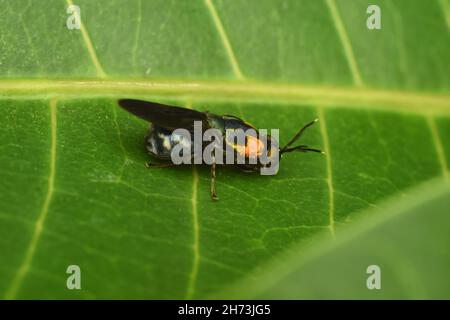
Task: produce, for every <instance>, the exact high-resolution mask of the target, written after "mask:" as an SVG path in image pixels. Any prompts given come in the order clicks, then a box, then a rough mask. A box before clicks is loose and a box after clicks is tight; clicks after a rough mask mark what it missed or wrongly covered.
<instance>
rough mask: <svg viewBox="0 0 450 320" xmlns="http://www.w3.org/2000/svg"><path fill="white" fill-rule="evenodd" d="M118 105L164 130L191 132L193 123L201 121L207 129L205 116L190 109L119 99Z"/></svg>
mask: <svg viewBox="0 0 450 320" xmlns="http://www.w3.org/2000/svg"><path fill="white" fill-rule="evenodd" d="M118 103H119V105H120V106H121V107H122V108H124V109H125V110H126V111H128V112H130V113H132V114H134V115H135V116H137V117H139V118H142V119H144V120H147V121H149V122H151V123H154V124H156V125H158V126H160V127H163V128H166V129H170V130H175V129H178V128H184V129H187V130H190V131H192V130H194V121H202V126H203V129H205V126H206V128H207V127H208V125H207V123H208V122H207V115H206V114H205V113H203V112H199V111H195V110H192V109H187V108H181V107H175V106H168V105H164V104H160V103H156V102H149V101H143V100H135V99H121V100H119V101H118Z"/></svg>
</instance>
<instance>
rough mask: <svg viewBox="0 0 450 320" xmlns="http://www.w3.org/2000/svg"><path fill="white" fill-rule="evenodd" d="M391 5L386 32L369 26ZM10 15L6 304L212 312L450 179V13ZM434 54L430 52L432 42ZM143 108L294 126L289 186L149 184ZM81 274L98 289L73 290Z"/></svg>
mask: <svg viewBox="0 0 450 320" xmlns="http://www.w3.org/2000/svg"><path fill="white" fill-rule="evenodd" d="M374 3H377V4H379V5H380V7H381V8H382V10H383V11H382V12H383V18H382V19H383V20H382V21H383V27H382V30H378V31H370V30H368V29H367V28H366V26H365V21H366V18H367V14H366V13H365V12H366V8H367V7H368V5H369V4H374ZM69 4H72V2H71V1H68V2H64V1H60V0H52V1H46V2H45V3H39V4H38V3H34V2H32V1H25V0H19V1H8V0H4V1H0V8H2V12H1V16H2V29H1V30H0V47H1V48H2V49H1V51H0V98H1V99H0V107H1V110H2V113H1V116H0V131H1V135H0V148H1V153H0V163H1V169H0V177H1V184H0V234H1V235H2V237H1V240H0V252H1V253H2V261H6V263H2V264H0V294H1V295H2V296H3V297H6V298H38V297H39V298H202V297H206V296H208V295H210V294H214V293H215V292H218V291H220V290H222V289H223V288H224V287H225V286H226V285H228V284H230V283H234V282H237V281H239V280H241V279H243V278H246V277H248V276H251V275H252V274H253V273H254V272H255V271H256V270H258V269H259V268H262V267H263V266H264V265H265V264H267V263H270V262H271V261H273V260H276V259H277V257H279V256H280V255H281V254H282V253H283V252H285V250H286V248H287V247H289V246H291V245H297V244H298V243H301V242H308V241H310V240H311V239H312V237H313V236H314V235H315V234H317V233H319V232H323V233H329V234H330V235H333V234H334V233H335V230H336V229H338V228H339V227H340V225H341V224H349V223H351V220H352V218H351V215H352V214H353V213H355V212H358V211H359V210H361V209H365V208H367V207H376V206H379V205H380V203H382V202H380V201H382V200H383V199H385V198H387V197H391V196H402V195H404V194H405V193H407V192H408V191H407V190H408V188H410V187H412V186H415V185H418V184H420V183H421V182H423V181H427V180H429V179H432V178H434V177H437V176H443V177H445V178H446V179H448V176H449V173H448V167H449V162H450V160H449V159H450V144H449V137H450V120H449V114H450V111H449V110H450V102H449V101H450V99H449V97H450V94H449V82H450V77H449V72H448V71H449V70H448V56H449V54H450V46H449V44H450V43H449V42H450V41H449V24H448V21H449V19H448V17H449V10H448V6H447V5H446V2H445V1H431V2H427V3H424V2H423V1H418V0H417V1H406V0H402V1H395V3H394V2H393V1H366V0H358V1H346V0H336V1H332V0H329V1H307V0H303V1H294V0H292V1H272V0H265V1H256V0H250V1H247V0H246V1H243V0H242V1H233V2H230V1H209V0H205V1H178V2H167V1H162V0H161V1H157V0H152V1H139V0H136V1H120V0H115V1H95V2H94V1H87V0H85V1H77V3H76V4H77V5H78V6H80V9H81V21H82V26H81V30H68V29H67V28H66V19H67V17H68V15H67V14H66V8H67V6H68V5H69ZM417 39H421V40H420V41H417ZM132 97H134V98H144V99H148V100H150V101H160V102H164V103H170V104H178V105H186V106H191V107H193V108H194V109H198V110H209V111H210V112H215V113H219V114H234V115H237V116H239V117H243V118H244V119H246V120H247V121H250V122H252V123H253V124H255V125H256V126H257V127H260V128H269V129H270V128H278V129H280V139H281V144H283V143H286V142H287V141H288V140H289V139H290V138H291V137H292V136H293V135H294V134H295V132H296V131H297V130H298V129H299V128H300V127H301V126H302V125H304V124H305V123H306V122H308V121H311V120H312V119H314V118H319V120H320V121H319V123H318V124H317V125H316V126H315V127H313V128H312V129H309V130H308V132H307V133H306V134H305V136H304V140H303V141H302V143H304V144H307V145H311V146H315V147H319V148H322V149H323V150H325V151H326V153H327V155H326V156H321V155H317V154H289V155H287V156H286V157H284V158H283V161H282V163H281V167H280V172H279V173H278V175H277V176H274V177H266V176H260V175H249V174H245V173H242V172H239V171H237V170H234V169H233V168H220V169H219V171H218V177H217V191H218V194H219V197H220V201H219V202H211V200H210V198H209V197H210V196H209V169H208V168H203V167H200V168H195V169H193V168H190V167H177V168H167V169H161V170H148V169H146V168H145V167H144V165H143V164H144V163H145V162H146V161H148V160H149V156H148V155H147V154H146V151H145V148H144V143H143V139H144V136H145V134H146V131H147V127H148V124H147V123H145V122H144V121H142V120H139V119H137V118H135V117H133V116H131V115H129V114H127V113H125V112H124V111H123V110H121V109H119V108H118V107H117V104H116V100H117V99H119V98H132ZM72 264H76V265H79V266H80V268H81V270H82V290H80V291H76V290H74V291H71V290H67V288H66V279H67V277H68V275H67V274H66V269H67V267H68V266H69V265H72Z"/></svg>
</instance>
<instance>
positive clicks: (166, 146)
mask: <svg viewBox="0 0 450 320" xmlns="http://www.w3.org/2000/svg"><path fill="white" fill-rule="evenodd" d="M145 142H146V147H147V150H148V152H150V154H152V155H153V156H155V157H157V158H160V159H164V160H170V159H171V152H172V149H173V147H174V146H175V145H177V144H179V143H183V144H187V145H188V146H187V147H188V148H189V149H192V143H191V141H189V140H188V141H186V139H183V137H182V136H180V135H176V134H172V130H168V129H165V128H162V127H159V126H156V125H154V124H152V125H150V129H149V132H148V135H147V137H146V140H145ZM191 153H192V152H191Z"/></svg>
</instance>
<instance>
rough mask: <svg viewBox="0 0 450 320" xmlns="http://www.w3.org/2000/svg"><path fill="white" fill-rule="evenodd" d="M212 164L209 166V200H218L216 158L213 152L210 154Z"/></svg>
mask: <svg viewBox="0 0 450 320" xmlns="http://www.w3.org/2000/svg"><path fill="white" fill-rule="evenodd" d="M212 154H213V156H212V160H213V161H212V164H211V199H212V200H218V199H219V198H218V197H217V193H216V158H215V156H214V151H213V152H212Z"/></svg>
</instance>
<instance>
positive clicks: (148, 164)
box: [145, 162, 175, 168]
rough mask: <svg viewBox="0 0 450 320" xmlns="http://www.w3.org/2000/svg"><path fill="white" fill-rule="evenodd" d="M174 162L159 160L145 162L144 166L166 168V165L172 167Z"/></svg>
mask: <svg viewBox="0 0 450 320" xmlns="http://www.w3.org/2000/svg"><path fill="white" fill-rule="evenodd" d="M174 165H175V164H173V163H171V162H161V163H153V162H146V163H145V166H146V167H147V168H167V167H173V166H174Z"/></svg>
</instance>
